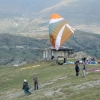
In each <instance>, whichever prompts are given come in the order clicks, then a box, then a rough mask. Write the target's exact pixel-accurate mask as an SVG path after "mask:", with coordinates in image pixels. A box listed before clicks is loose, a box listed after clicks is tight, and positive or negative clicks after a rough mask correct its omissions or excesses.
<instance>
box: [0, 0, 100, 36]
mask: <svg viewBox="0 0 100 100" xmlns="http://www.w3.org/2000/svg"><path fill="white" fill-rule="evenodd" d="M99 8H100V0H50V1H47V0H0V33H11V34H20V35H25V36H34V35H38V34H41V35H43V34H48V30H49V29H48V27H49V20H50V19H49V18H50V15H51V14H52V13H57V14H59V15H61V16H62V17H64V18H65V19H66V20H67V21H68V22H69V23H70V24H71V25H72V26H73V27H74V28H76V29H78V30H82V31H86V32H92V33H98V34H99V33H100V28H99V27H100V10H99Z"/></svg>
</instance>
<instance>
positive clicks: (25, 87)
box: [23, 74, 38, 95]
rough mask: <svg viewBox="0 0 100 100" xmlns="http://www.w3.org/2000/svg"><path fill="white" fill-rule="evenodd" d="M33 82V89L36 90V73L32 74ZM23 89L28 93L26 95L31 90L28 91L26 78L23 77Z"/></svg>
mask: <svg viewBox="0 0 100 100" xmlns="http://www.w3.org/2000/svg"><path fill="white" fill-rule="evenodd" d="M33 82H34V90H37V89H38V78H37V76H36V74H34V76H33ZM23 90H24V93H25V94H28V95H30V94H31V92H30V91H29V90H30V87H29V84H28V81H27V80H26V79H24V82H23Z"/></svg>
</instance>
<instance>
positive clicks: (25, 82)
mask: <svg viewBox="0 0 100 100" xmlns="http://www.w3.org/2000/svg"><path fill="white" fill-rule="evenodd" d="M23 90H24V92H25V94H31V92H30V91H29V86H28V82H27V80H25V79H24V82H23Z"/></svg>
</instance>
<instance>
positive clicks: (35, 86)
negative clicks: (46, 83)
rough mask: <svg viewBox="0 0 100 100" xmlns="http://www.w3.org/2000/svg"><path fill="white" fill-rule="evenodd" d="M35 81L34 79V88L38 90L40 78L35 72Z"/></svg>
mask: <svg viewBox="0 0 100 100" xmlns="http://www.w3.org/2000/svg"><path fill="white" fill-rule="evenodd" d="M33 81H34V90H37V89H38V78H37V76H36V75H35V74H34V76H33Z"/></svg>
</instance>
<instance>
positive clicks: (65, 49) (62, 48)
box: [45, 46, 74, 51]
mask: <svg viewBox="0 0 100 100" xmlns="http://www.w3.org/2000/svg"><path fill="white" fill-rule="evenodd" d="M47 49H51V50H55V51H56V49H55V48H54V47H49V48H46V49H45V50H47ZM69 50H74V49H72V48H68V47H64V46H61V47H60V48H59V50H58V51H69Z"/></svg>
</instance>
